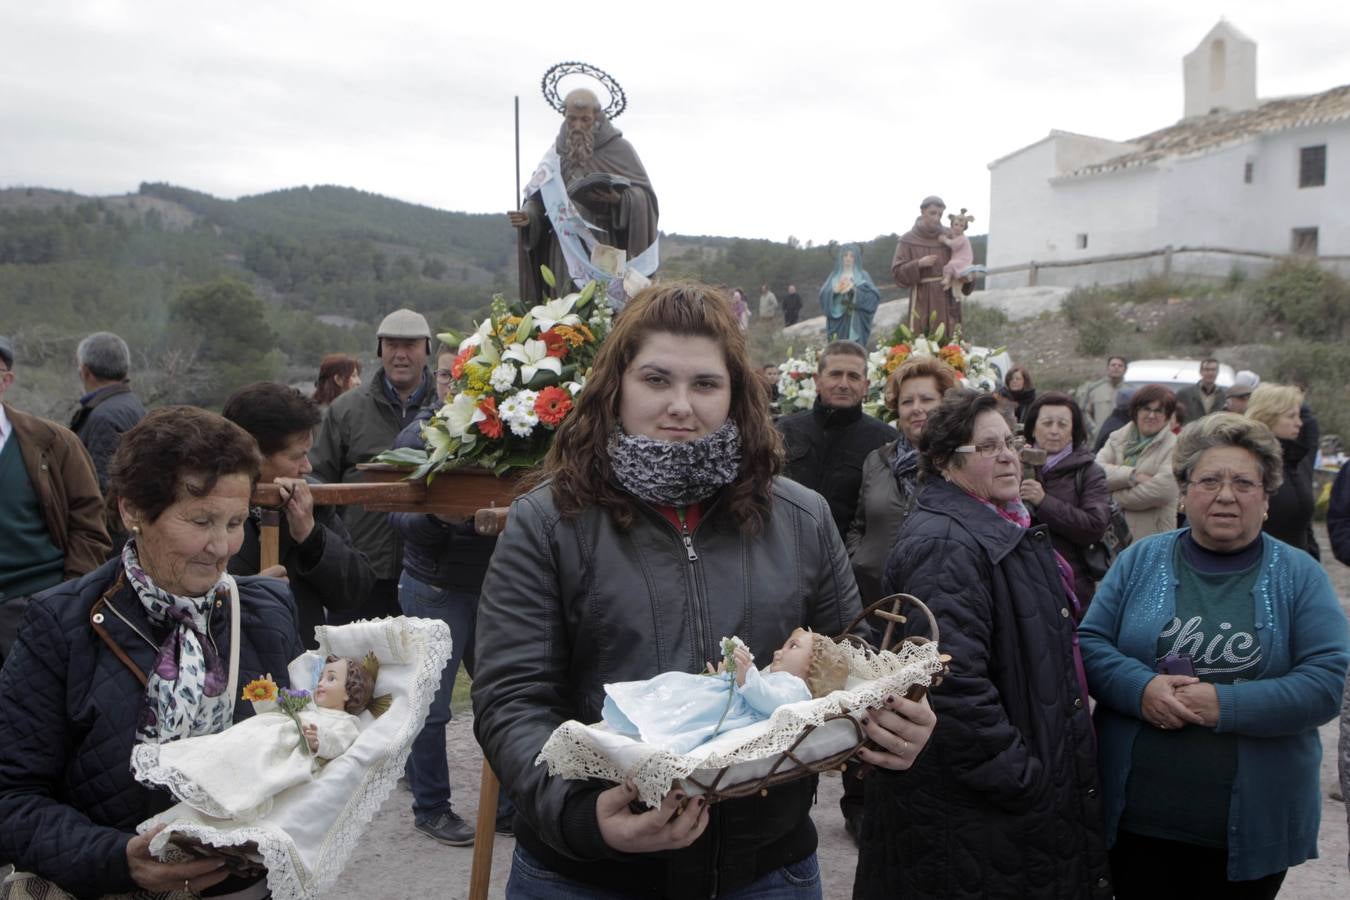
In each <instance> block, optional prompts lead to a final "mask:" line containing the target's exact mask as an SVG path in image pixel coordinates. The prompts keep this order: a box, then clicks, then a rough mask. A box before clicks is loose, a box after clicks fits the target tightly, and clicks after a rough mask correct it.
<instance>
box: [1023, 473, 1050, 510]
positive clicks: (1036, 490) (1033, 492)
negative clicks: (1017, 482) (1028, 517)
mask: <svg viewBox="0 0 1350 900" xmlns="http://www.w3.org/2000/svg"><path fill="white" fill-rule="evenodd" d="M1018 493H1019V494H1021V496H1022V502H1024V503H1030V504H1032V505H1033V506H1040V505H1041V501H1042V500H1044V499H1045V486H1044V485H1043V484H1041V483H1040V482H1039V481H1037V480H1036V479H1034V478H1023V479H1022V485H1021V487H1019V488H1018Z"/></svg>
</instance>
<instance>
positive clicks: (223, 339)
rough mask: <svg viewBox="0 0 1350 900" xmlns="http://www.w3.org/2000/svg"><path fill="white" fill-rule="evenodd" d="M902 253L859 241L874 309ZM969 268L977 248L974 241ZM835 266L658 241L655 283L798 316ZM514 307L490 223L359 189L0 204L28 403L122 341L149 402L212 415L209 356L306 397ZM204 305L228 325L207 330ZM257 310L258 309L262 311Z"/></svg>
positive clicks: (704, 241) (216, 383) (215, 390)
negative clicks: (105, 345) (730, 294)
mask: <svg viewBox="0 0 1350 900" xmlns="http://www.w3.org/2000/svg"><path fill="white" fill-rule="evenodd" d="M895 240H896V238H895V235H883V236H880V237H876V238H874V239H872V240H870V241H863V242H862V246H863V254H862V255H863V264H864V266H865V267H866V268H867V269H868V270H869V272H870V273H871V274H872V277H873V279H874V280H875V281H876V282H877V284H878V286H879V287H881V288H882V290H883V294H884V296H887V297H889V296H893V294H894V289H893V288H890V289H888V285H890V283H891V279H890V277H889V271H888V270H889V267H890V258H891V253H892V251H893V250H894V248H895ZM974 243H975V244H976V252H977V256H982V254H983V249H984V248H983V238H976V239H974ZM832 266H833V248H832V247H831V246H819V247H811V246H809V245H808V246H801V245H800V244H798V243H797V242H796V241H795V240H791V239H789V241H788V242H786V243H780V242H775V241H766V240H746V239H740V238H726V237H684V236H680V235H663V237H662V267H661V274H662V276H663V277H667V278H669V277H694V278H700V279H703V280H706V281H710V282H713V283H717V284H723V285H726V286H727V287H729V288H730V287H741V288H742V289H744V290H745V292H746V294H747V295H748V296H749V297H750V299H751V301H752V304H753V301H754V299H755V297H757V296H758V294H759V286H760V285H761V284H763V283H765V282H767V283H769V284H770V285H771V286H772V287H773V289H774V291H775V292H777V293H778V294H779V295H782V294H783V293H784V292H785V291H786V287H787V285H788V284H789V283H795V284H796V285H797V288H798V290H799V291H800V293H801V294H802V296H803V298H804V299H805V301H806V302H805V309H804V310H803V315H804V316H810V315H815V314H817V313H818V312H819V309H818V306H817V303H816V300H815V297H816V294H817V292H818V290H819V287H820V284H821V282H822V281H823V280H824V278H825V277H826V276H827V275H828V273H829V271H830V269H831V268H832ZM515 291H516V248H515V235H514V233H513V231H512V229H511V228H510V227H509V226H508V225H507V224H506V220H505V216H502V215H498V214H483V215H471V214H467V213H458V212H447V211H444V210H438V209H432V208H430V207H426V206H419V205H416V204H412V203H404V202H402V201H398V200H393V199H390V198H388V197H381V196H378V195H376V194H370V193H366V192H364V191H358V190H355V189H352V188H343V187H333V186H319V187H298V188H291V189H288V190H282V191H276V192H273V193H268V194H260V195H258V196H253V197H244V198H241V199H239V200H222V199H219V198H217V197H212V196H210V195H209V194H204V193H201V192H198V191H193V190H190V189H188V188H183V187H176V186H173V185H168V184H160V183H146V184H142V185H141V186H140V189H139V191H138V192H137V193H135V194H128V195H125V196H116V197H99V198H91V197H83V196H80V195H77V194H73V193H69V192H63V191H56V190H46V189H40V188H12V189H8V190H0V333H5V334H9V335H10V336H11V337H12V338H13V339H14V340H15V342H16V344H17V345H18V348H19V350H20V352H21V354H22V358H23V365H24V367H25V369H26V370H27V372H26V374H25V377H24V379H23V381H22V385H23V388H22V389H23V391H24V392H25V393H27V395H28V396H27V400H28V402H30V403H31V404H32V405H33V406H34V407H35V408H36V409H37V410H38V411H43V410H45V411H47V412H49V413H52V414H56V413H57V412H59V411H60V410H62V409H63V408H64V405H65V404H68V403H69V401H70V399H71V398H70V393H71V390H72V388H71V386H70V384H69V381H70V378H69V375H70V369H71V368H73V362H71V360H72V358H73V352H74V347H75V344H76V343H77V342H78V341H79V339H80V338H81V337H83V336H84V335H86V334H88V333H90V332H91V331H97V330H109V331H115V332H117V333H119V334H121V335H122V336H123V337H125V338H126V339H127V341H128V342H129V343H130V344H131V346H132V347H133V348H134V352H135V353H136V354H137V360H136V365H137V369H138V370H139V371H140V372H141V375H140V376H139V377H138V389H139V390H140V391H141V392H142V394H143V395H144V396H146V397H147V399H148V400H150V401H152V402H175V401H176V402H195V403H204V404H207V405H211V404H215V403H218V402H219V401H220V400H221V398H222V396H223V395H222V393H221V392H222V391H224V390H226V389H227V388H228V387H229V386H230V385H229V384H227V383H225V382H224V381H222V379H221V378H219V377H218V370H220V368H221V366H222V365H224V361H223V360H222V356H221V353H220V352H219V349H218V348H219V347H221V346H226V347H232V348H234V350H232V351H231V355H232V356H239V357H241V358H238V359H232V360H231V361H230V364H229V369H230V375H231V380H233V382H234V383H236V384H237V383H239V381H238V380H239V379H245V380H247V379H252V378H283V379H286V380H301V379H306V378H309V377H312V373H313V371H314V369H315V367H316V365H317V363H318V361H319V359H320V358H321V357H322V355H323V354H324V353H327V352H331V351H335V350H342V351H347V352H357V353H360V354H361V355H363V356H368V355H369V353H370V352H371V348H372V347H373V343H374V342H373V340H372V339H371V338H372V335H373V332H374V324H375V323H377V322H378V321H379V319H380V318H381V317H382V316H384V315H385V314H386V313H388V312H389V311H390V310H393V309H396V308H398V307H400V306H410V307H413V308H415V309H417V310H419V311H421V312H423V313H425V314H426V315H427V317H428V318H429V319H430V320H431V322H432V325H433V327H436V328H456V329H462V328H465V327H466V326H469V325H470V324H471V321H472V320H473V319H474V318H475V317H476V316H478V315H481V314H482V313H483V312H484V311H485V310H486V309H487V307H488V304H489V302H490V300H491V298H492V295H493V294H494V293H497V292H502V293H505V294H508V295H512V294H514V293H515ZM203 296H205V297H208V298H212V302H214V303H216V304H221V303H224V304H226V308H227V310H229V311H230V312H228V313H227V314H225V315H218V314H209V313H211V312H212V310H211V303H210V302H203V301H202V297H203ZM255 301H256V302H255Z"/></svg>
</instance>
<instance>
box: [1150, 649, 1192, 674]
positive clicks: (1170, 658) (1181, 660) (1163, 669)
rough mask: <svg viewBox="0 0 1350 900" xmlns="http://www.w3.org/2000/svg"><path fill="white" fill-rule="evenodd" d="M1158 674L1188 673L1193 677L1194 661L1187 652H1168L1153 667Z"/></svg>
mask: <svg viewBox="0 0 1350 900" xmlns="http://www.w3.org/2000/svg"><path fill="white" fill-rule="evenodd" d="M1154 668H1155V669H1156V670H1157V672H1158V674H1159V675H1189V676H1191V677H1192V678H1194V677H1195V661H1194V660H1192V659H1191V655H1190V654H1189V653H1169V654H1167V655H1166V656H1164V657H1163V658H1162V659H1160V660H1158V664H1157V665H1156V666H1155V667H1154Z"/></svg>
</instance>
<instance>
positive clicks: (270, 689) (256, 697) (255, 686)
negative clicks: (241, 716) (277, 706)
mask: <svg viewBox="0 0 1350 900" xmlns="http://www.w3.org/2000/svg"><path fill="white" fill-rule="evenodd" d="M244 699H245V700H251V701H252V702H254V703H258V702H261V701H263V700H275V699H277V683H276V682H275V681H273V680H272V679H270V678H255V679H253V680H252V681H250V682H249V683H248V684H246V685H244Z"/></svg>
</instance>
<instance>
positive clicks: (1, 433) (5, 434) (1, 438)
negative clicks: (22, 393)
mask: <svg viewBox="0 0 1350 900" xmlns="http://www.w3.org/2000/svg"><path fill="white" fill-rule="evenodd" d="M13 432H14V426H13V425H11V424H9V416H7V415H5V404H3V403H0V451H3V450H4V449H5V442H6V441H8V440H9V436H10V434H12V433H13Z"/></svg>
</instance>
